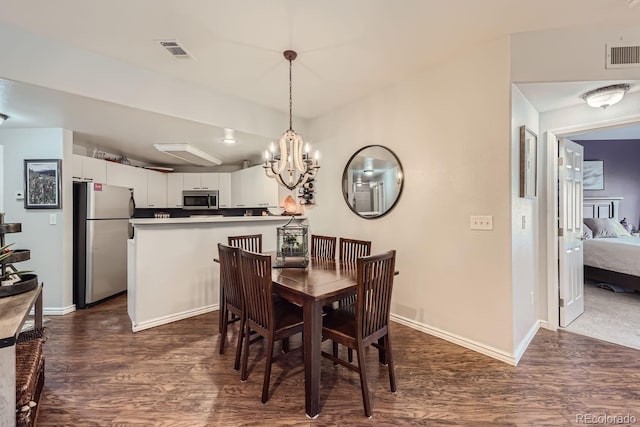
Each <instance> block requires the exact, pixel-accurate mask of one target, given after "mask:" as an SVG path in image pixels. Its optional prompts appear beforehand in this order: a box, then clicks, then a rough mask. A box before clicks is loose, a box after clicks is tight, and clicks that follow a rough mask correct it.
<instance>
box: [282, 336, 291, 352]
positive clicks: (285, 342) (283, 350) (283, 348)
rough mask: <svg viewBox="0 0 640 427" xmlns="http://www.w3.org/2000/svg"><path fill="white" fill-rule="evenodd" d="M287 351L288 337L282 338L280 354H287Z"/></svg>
mask: <svg viewBox="0 0 640 427" xmlns="http://www.w3.org/2000/svg"><path fill="white" fill-rule="evenodd" d="M289 350H290V348H289V337H287V338H283V339H282V352H283V353H288V352H289Z"/></svg>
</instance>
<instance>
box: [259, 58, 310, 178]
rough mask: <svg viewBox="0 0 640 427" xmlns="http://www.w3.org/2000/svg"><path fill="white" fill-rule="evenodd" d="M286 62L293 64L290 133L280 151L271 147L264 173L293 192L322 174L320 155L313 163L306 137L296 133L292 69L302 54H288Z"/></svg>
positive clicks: (267, 153) (265, 156) (283, 135)
mask: <svg viewBox="0 0 640 427" xmlns="http://www.w3.org/2000/svg"><path fill="white" fill-rule="evenodd" d="M283 55H284V58H285V59H286V60H287V61H289V129H288V130H287V131H285V133H283V134H282V136H281V137H280V144H279V148H280V149H279V151H276V147H275V146H274V144H273V143H271V147H270V149H269V150H267V151H265V153H264V166H263V167H264V171H265V172H266V174H267V176H268V177H269V178H275V179H276V181H278V183H279V184H280V185H282V186H283V187H287V189H289V190H293V189H294V188H296V187H300V186H302V185H304V184H305V183H306V182H307V181H308V180H310V179H313V178H315V176H316V173H317V172H318V168H319V167H320V166H319V165H318V156H319V154H318V152H317V151H316V154H315V159H313V160H312V159H311V147H310V146H309V144H308V143H307V144H306V145H305V143H304V141H303V140H302V136H300V135H298V134H297V133H296V132H295V131H294V130H293V101H292V97H291V67H292V62H293V60H294V59H296V57H297V56H298V54H297V53H296V52H295V51H293V50H285V51H284V52H283Z"/></svg>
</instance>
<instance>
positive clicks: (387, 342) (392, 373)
mask: <svg viewBox="0 0 640 427" xmlns="http://www.w3.org/2000/svg"><path fill="white" fill-rule="evenodd" d="M384 349H385V352H386V354H387V364H388V365H389V386H390V388H391V392H392V393H395V392H396V390H397V386H396V368H395V366H394V365H393V352H392V351H391V338H390V337H389V334H388V333H387V335H385V336H384Z"/></svg>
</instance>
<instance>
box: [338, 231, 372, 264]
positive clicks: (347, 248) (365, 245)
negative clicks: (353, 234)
mask: <svg viewBox="0 0 640 427" xmlns="http://www.w3.org/2000/svg"><path fill="white" fill-rule="evenodd" d="M369 255H371V242H370V241H369V240H355V239H345V238H344V237H341V238H340V255H339V259H340V261H342V262H353V263H355V262H356V260H357V259H358V258H360V257H363V256H369Z"/></svg>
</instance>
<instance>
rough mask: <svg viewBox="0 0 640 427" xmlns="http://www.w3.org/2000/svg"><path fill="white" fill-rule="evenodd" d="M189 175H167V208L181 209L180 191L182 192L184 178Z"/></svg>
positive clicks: (175, 173) (176, 173)
mask: <svg viewBox="0 0 640 427" xmlns="http://www.w3.org/2000/svg"><path fill="white" fill-rule="evenodd" d="M185 175H190V174H184V173H181V172H174V173H168V174H167V207H168V208H181V207H182V191H183V190H184V176H185Z"/></svg>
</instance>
